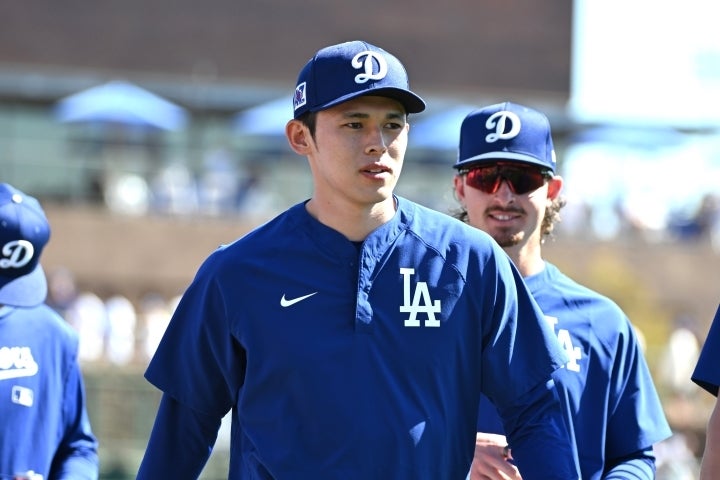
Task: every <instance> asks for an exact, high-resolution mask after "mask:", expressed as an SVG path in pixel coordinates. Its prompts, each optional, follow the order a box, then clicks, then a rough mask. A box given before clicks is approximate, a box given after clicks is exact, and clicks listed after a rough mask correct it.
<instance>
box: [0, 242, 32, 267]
mask: <svg viewBox="0 0 720 480" xmlns="http://www.w3.org/2000/svg"><path fill="white" fill-rule="evenodd" d="M34 253H35V249H34V248H33V245H32V243H30V242H28V241H27V240H13V241H12V242H8V243H6V244H5V246H3V248H2V254H3V256H4V257H6V258H0V268H22V267H24V266H25V265H27V264H28V263H29V262H30V260H32V257H33V254H34Z"/></svg>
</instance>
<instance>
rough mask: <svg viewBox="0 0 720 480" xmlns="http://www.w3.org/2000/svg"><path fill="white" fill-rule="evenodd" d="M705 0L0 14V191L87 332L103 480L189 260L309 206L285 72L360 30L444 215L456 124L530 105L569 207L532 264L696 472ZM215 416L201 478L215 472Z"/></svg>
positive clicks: (670, 455)
mask: <svg viewBox="0 0 720 480" xmlns="http://www.w3.org/2000/svg"><path fill="white" fill-rule="evenodd" d="M718 14H720V4H717V2H715V1H714V0H687V1H686V2H682V3H677V2H669V1H665V0H654V1H651V0H635V1H633V2H621V1H620V0H605V1H603V2H593V1H590V0H575V1H572V0H559V1H554V2H535V1H532V0H516V1H514V2H481V1H474V0H446V1H444V2H435V1H427V0H422V1H420V0H395V1H394V2H380V1H377V0H367V1H365V2H362V3H359V4H355V3H345V2H338V1H330V0H311V1H306V2H294V1H292V0H263V1H258V0H244V1H242V2H238V1H231V0H205V1H204V2H191V1H188V0H172V1H170V0H155V1H154V2H150V3H148V2H142V1H139V0H125V1H123V2H99V3H97V2H96V3H92V2H81V1H78V0H67V1H64V2H53V1H49V0H36V1H34V2H3V3H2V5H0V24H1V25H2V28H0V181H3V182H8V183H11V184H13V185H15V186H16V187H18V188H20V189H22V190H24V191H26V192H27V193H29V194H32V195H34V196H36V197H37V198H39V199H40V200H41V201H42V202H43V205H44V207H45V209H46V213H47V214H48V218H49V219H50V222H51V224H52V230H53V234H52V239H51V241H50V244H49V246H48V247H47V249H46V251H45V253H44V256H43V264H44V265H45V269H46V271H47V273H48V278H49V280H50V284H51V292H50V297H49V299H48V301H49V303H50V304H51V305H53V306H54V307H55V308H56V309H58V311H60V312H61V313H62V314H63V315H64V316H65V318H66V319H67V320H68V322H70V323H71V324H72V325H74V326H75V327H76V328H77V329H78V331H79V332H80V338H81V352H80V354H81V360H82V362H83V368H84V371H85V375H86V383H87V392H88V400H89V408H90V415H91V419H92V422H93V426H94V429H95V432H96V433H97V435H98V437H99V440H100V442H101V443H100V444H101V461H102V475H103V478H105V479H130V478H134V477H135V471H136V468H137V465H138V463H139V461H140V458H141V457H142V453H143V451H144V448H145V445H146V442H147V437H148V434H149V431H150V428H151V425H152V421H153V419H154V414H155V410H156V407H157V403H158V400H159V394H158V392H157V391H156V390H155V389H154V388H152V387H151V386H150V385H149V384H148V383H147V382H146V381H145V380H144V379H143V378H142V373H143V371H144V369H145V366H146V365H147V362H148V359H149V358H150V356H151V355H152V353H153V352H154V348H155V346H156V345H157V342H158V341H159V338H160V337H161V336H162V333H163V331H164V328H165V326H166V325H167V321H168V320H169V317H170V315H171V313H172V311H173V308H174V305H175V304H176V302H177V299H178V298H179V296H180V295H181V294H182V292H183V290H184V288H185V287H186V285H187V284H188V283H189V282H190V280H191V279H192V276H193V274H194V272H195V270H196V269H197V267H198V266H199V264H200V262H202V260H203V259H204V258H205V257H206V256H207V255H208V254H209V253H210V252H211V251H212V250H213V249H214V248H216V247H217V246H218V245H219V244H221V243H227V242H230V241H232V240H233V239H235V238H237V237H238V236H240V235H242V234H244V233H245V232H247V231H248V230H249V229H251V228H253V227H255V226H257V225H258V224H260V223H262V222H264V221H266V220H268V219H269V218H271V217H272V216H274V215H275V214H277V213H279V212H280V211H282V210H284V209H285V208H286V207H288V206H289V205H292V204H294V203H296V202H299V201H302V200H304V199H306V198H307V197H308V196H309V195H310V191H311V190H310V189H311V185H310V175H309V172H308V168H307V166H306V164H305V160H304V159H303V158H300V157H297V156H296V155H294V154H293V153H292V152H291V151H290V149H289V148H288V146H287V143H286V141H285V139H284V136H283V135H284V134H283V131H284V125H285V122H286V121H287V120H288V119H289V118H290V117H291V116H292V111H291V96H292V93H293V90H294V83H295V78H296V76H297V73H298V72H299V70H300V68H301V67H302V66H303V65H304V64H305V62H306V61H307V60H308V59H309V57H310V56H311V55H312V54H313V53H314V52H315V51H316V50H318V49H319V48H322V47H324V46H326V45H329V44H333V43H338V42H341V41H346V40H353V39H363V40H367V41H369V42H371V43H374V44H377V45H380V46H382V47H384V48H386V49H387V50H389V51H390V52H392V53H393V54H395V55H396V56H398V57H399V58H400V59H401V60H402V61H403V62H404V64H405V66H406V67H407V69H408V71H409V74H410V79H411V86H412V88H413V90H415V91H416V92H418V93H419V94H421V95H422V96H423V97H424V98H425V99H426V101H427V102H428V109H427V110H426V111H425V112H423V113H421V114H418V115H414V116H411V118H410V123H411V126H412V128H411V133H410V147H409V151H408V154H407V157H406V163H405V169H404V171H403V176H402V178H401V181H400V184H399V187H398V193H399V194H401V195H403V196H406V197H408V198H411V199H413V200H416V201H418V202H419V203H422V204H424V205H427V206H429V207H431V208H435V209H438V210H441V211H448V210H449V209H450V208H453V207H454V206H455V201H454V199H453V197H452V190H451V185H452V175H453V170H452V168H451V166H452V164H453V162H454V160H455V155H456V152H455V149H456V145H457V141H458V136H459V126H460V122H461V120H462V118H463V117H464V115H465V114H467V113H468V112H469V111H470V110H472V109H473V108H475V107H478V106H483V105H486V104H490V103H497V102H500V101H504V100H512V101H515V102H518V103H524V104H526V105H529V106H532V107H534V108H537V109H539V110H542V111H543V112H545V113H546V114H547V115H548V117H549V118H550V121H551V123H552V126H553V133H554V139H555V144H556V150H557V154H558V164H559V170H560V174H561V175H563V176H564V177H565V180H566V189H565V195H566V197H567V198H568V206H567V207H566V208H565V209H564V210H563V213H564V216H563V221H562V223H561V224H560V226H559V228H558V229H557V234H556V238H555V239H553V240H551V241H549V242H548V244H547V245H546V257H547V258H548V259H549V260H550V261H552V262H554V263H556V264H557V265H558V266H559V267H561V268H562V269H563V270H564V271H565V272H566V273H568V274H569V275H570V276H572V277H574V278H575V279H576V280H578V281H579V282H581V283H584V284H586V285H588V286H590V287H591V288H594V289H596V290H598V291H600V292H602V293H604V294H606V295H608V296H610V297H611V298H613V299H614V300H615V301H616V302H617V303H618V304H619V305H620V306H621V307H622V308H623V309H624V310H625V311H626V312H627V313H628V315H629V316H630V318H631V320H632V321H633V323H634V324H635V326H636V327H637V329H638V331H639V332H640V333H641V335H642V338H643V339H644V346H645V348H646V354H647V358H648V361H649V363H650V366H651V369H652V371H653V375H654V378H655V381H656V385H657V387H658V389H659V391H660V392H661V395H662V400H663V404H664V406H665V409H666V413H667V416H668V418H669V420H670V422H671V424H672V427H673V430H674V432H675V435H674V436H673V437H672V438H671V439H670V440H668V441H667V442H664V443H663V444H662V445H660V446H659V448H658V453H659V461H658V464H659V474H658V478H660V479H681V480H682V479H686V478H687V479H690V478H696V475H697V474H696V468H697V459H698V458H699V456H700V455H701V454H702V446H703V442H704V429H705V423H706V421H707V417H708V414H709V407H710V405H711V398H710V396H709V395H708V394H705V393H703V392H700V391H699V389H698V388H696V387H694V386H693V385H692V384H691V383H690V382H689V376H690V372H691V371H692V368H693V367H694V363H695V360H696V358H697V353H698V351H699V348H700V346H701V345H702V342H703V341H704V337H705V335H706V333H707V329H708V326H709V322H710V320H711V319H712V317H713V315H714V313H715V310H716V308H717V306H718V302H719V301H720V291H719V290H720V288H719V286H720V260H719V255H720V214H719V212H720V196H719V195H720V188H719V187H720V36H718V35H717V31H716V27H715V24H714V23H713V22H716V19H717V18H718ZM228 433H229V429H228V426H227V424H226V423H225V422H224V423H223V428H222V429H221V432H220V436H219V439H218V443H217V446H216V449H215V451H214V453H213V455H212V457H211V461H210V463H209V465H208V467H207V468H206V471H205V473H204V476H203V478H207V479H211V478H218V479H219V478H225V477H226V476H227V474H226V471H227V449H228V444H229V438H228Z"/></svg>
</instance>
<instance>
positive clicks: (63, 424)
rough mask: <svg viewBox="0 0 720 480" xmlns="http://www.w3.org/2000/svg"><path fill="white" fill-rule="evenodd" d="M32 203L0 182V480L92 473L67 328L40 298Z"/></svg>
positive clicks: (37, 217) (42, 235) (40, 225)
mask: <svg viewBox="0 0 720 480" xmlns="http://www.w3.org/2000/svg"><path fill="white" fill-rule="evenodd" d="M49 238H50V226H49V224H48V221H47V218H46V217H45V213H44V212H43V210H42V208H41V206H40V204H39V203H38V201H37V200H36V199H34V198H32V197H29V196H27V195H25V194H24V193H23V192H21V191H19V190H17V189H16V188H14V187H12V186H11V185H8V184H7V183H0V478H16V479H22V480H26V479H27V480H42V479H46V480H47V479H68V480H69V479H73V480H75V479H81V480H82V479H96V478H98V455H97V441H96V439H95V437H94V436H93V433H92V430H91V428H90V421H89V419H88V415H87V412H86V409H85V392H84V386H83V379H82V374H81V371H80V366H79V365H78V360H77V351H78V337H77V334H76V333H75V331H74V330H73V329H72V328H71V327H70V326H69V325H68V324H67V323H66V322H65V320H64V319H63V318H62V317H61V316H60V315H59V314H58V313H56V312H55V311H54V310H52V309H51V308H50V307H48V306H47V305H46V304H45V303H44V302H45V297H46V294H47V283H46V279H45V274H44V272H43V269H42V267H41V265H40V263H39V262H40V255H41V253H42V251H43V248H44V247H45V245H46V244H47V242H48V240H49Z"/></svg>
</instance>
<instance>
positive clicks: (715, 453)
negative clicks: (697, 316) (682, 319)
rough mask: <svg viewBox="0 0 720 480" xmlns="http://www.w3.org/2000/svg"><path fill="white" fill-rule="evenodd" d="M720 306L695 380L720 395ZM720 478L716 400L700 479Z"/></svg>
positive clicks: (719, 416)
mask: <svg viewBox="0 0 720 480" xmlns="http://www.w3.org/2000/svg"><path fill="white" fill-rule="evenodd" d="M719 366H720V307H718V310H717V312H716V313H715V318H714V319H713V321H712V324H711V325H710V331H709V332H708V334H707V338H706V339H705V343H704V344H703V347H702V350H701V351H700V357H699V358H698V361H697V364H696V365H695V370H694V371H693V374H692V381H693V382H695V383H696V384H698V385H699V386H701V387H702V388H704V389H705V390H707V391H708V392H710V393H711V394H713V395H714V396H715V397H716V398H717V396H718V386H720V369H719V368H718V367H719ZM717 478H720V402H719V401H717V399H716V401H715V407H714V408H713V411H712V414H711V415H710V420H709V421H708V425H707V435H706V436H705V451H704V452H703V459H702V464H701V466H700V480H714V479H717Z"/></svg>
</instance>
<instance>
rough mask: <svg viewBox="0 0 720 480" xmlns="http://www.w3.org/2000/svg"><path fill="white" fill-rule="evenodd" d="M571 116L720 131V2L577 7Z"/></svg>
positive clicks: (605, 0)
mask: <svg viewBox="0 0 720 480" xmlns="http://www.w3.org/2000/svg"><path fill="white" fill-rule="evenodd" d="M574 8H575V10H574V15H575V18H574V25H573V29H574V31H573V54H572V55H573V58H572V65H573V71H572V76H571V101H570V111H571V113H572V114H573V115H574V116H575V117H576V118H578V119H579V120H582V121H615V122H619V123H626V122H632V123H645V124H670V125H673V126H678V127H707V126H712V125H715V126H718V127H720V30H718V19H720V1H718V0H685V1H683V2H677V1H669V0H575V7H574Z"/></svg>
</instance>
